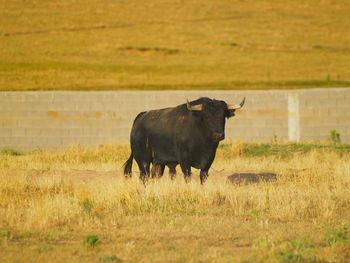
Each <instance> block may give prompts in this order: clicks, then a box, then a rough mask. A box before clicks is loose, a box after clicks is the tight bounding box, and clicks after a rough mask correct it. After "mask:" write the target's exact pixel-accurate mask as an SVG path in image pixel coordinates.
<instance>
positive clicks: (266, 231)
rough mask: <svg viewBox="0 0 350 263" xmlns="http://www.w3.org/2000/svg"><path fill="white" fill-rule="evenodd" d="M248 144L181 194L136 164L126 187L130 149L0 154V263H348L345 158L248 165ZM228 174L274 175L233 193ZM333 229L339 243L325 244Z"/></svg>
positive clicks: (222, 153)
mask: <svg viewBox="0 0 350 263" xmlns="http://www.w3.org/2000/svg"><path fill="white" fill-rule="evenodd" d="M245 145H246V144H243V143H240V142H233V143H231V144H229V145H228V146H227V147H226V148H220V149H219V151H218V155H217V158H216V160H215V162H214V165H213V171H212V172H211V175H210V177H209V179H208V181H207V183H206V184H205V185H204V186H201V185H200V183H199V178H198V172H195V173H194V175H193V178H192V180H191V182H190V183H187V184H186V183H185V182H184V180H183V178H182V176H181V174H180V173H179V175H178V176H177V178H176V180H174V181H171V180H170V179H169V177H168V176H167V174H166V175H165V176H164V177H163V178H161V179H159V180H154V181H150V182H149V183H148V184H147V186H146V187H145V186H144V185H143V184H142V183H141V182H140V181H139V179H138V171H137V169H136V166H135V165H134V168H135V170H134V171H135V173H134V176H133V178H132V179H130V180H125V179H124V178H123V176H122V174H121V165H122V163H123V162H124V161H125V160H126V158H127V156H128V151H129V149H128V146H127V145H116V146H100V147H91V148H82V147H79V146H73V147H71V148H70V149H67V150H65V151H61V152H33V153H27V154H24V155H20V156H8V155H4V154H2V155H1V158H0V167H2V168H1V170H0V218H1V220H0V240H1V241H0V242H1V243H0V248H1V249H0V258H1V259H2V262H38V261H40V262H47V261H50V262H65V261H70V262H96V261H98V260H101V261H105V262H113V261H116V262H118V260H122V261H126V262H169V261H171V262H184V261H186V262H199V261H201V262H202V261H204V262H240V261H242V260H249V262H260V261H264V262H306V261H307V260H310V261H309V262H313V261H311V260H312V258H313V257H315V258H316V259H317V260H323V261H325V262H347V261H348V260H349V256H350V255H349V251H350V246H349V245H350V244H349V238H350V233H349V225H348V224H349V223H350V213H349V211H350V210H349V208H350V199H349V196H350V155H349V154H348V153H343V155H342V156H341V155H340V154H339V153H337V152H335V151H332V150H327V151H325V150H320V149H318V150H312V151H310V152H308V153H303V154H302V153H299V154H294V155H292V157H291V158H280V157H278V156H277V157H276V156H265V157H248V156H246V155H242V154H241V153H242V149H243V147H244V146H245ZM33 169H35V170H33ZM74 169H79V170H74ZM91 170H95V171H98V172H92V171H91ZM111 171H113V172H111ZM233 171H235V172H247V171H250V172H262V171H270V172H275V173H277V174H278V175H279V177H278V180H277V182H270V183H263V182H261V183H258V184H247V185H233V184H229V183H227V181H226V176H227V175H228V174H230V173H232V172H233ZM326 225H328V226H326ZM335 230H337V231H338V230H339V231H340V233H341V234H340V235H335V234H334V235H335V236H337V237H336V238H337V239H336V242H333V243H332V242H331V241H329V240H330V238H329V236H332V235H333V232H332V231H335ZM89 234H95V235H97V236H98V238H99V239H100V241H101V244H100V245H97V246H96V247H95V248H87V245H84V244H83V240H84V238H85V237H86V236H87V235H89ZM327 235H328V238H327ZM342 237H344V238H343V239H342ZM311 244H314V245H311ZM288 253H289V254H288ZM288 255H289V256H290V255H291V256H290V258H289V259H288ZM295 259H298V260H299V261H298V260H297V261H295ZM293 260H294V261H293Z"/></svg>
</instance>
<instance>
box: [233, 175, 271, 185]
mask: <svg viewBox="0 0 350 263" xmlns="http://www.w3.org/2000/svg"><path fill="white" fill-rule="evenodd" d="M276 180H277V174H274V173H234V174H232V175H229V176H228V177H227V181H228V182H230V183H233V184H238V185H240V184H251V183H259V182H274V181H276Z"/></svg>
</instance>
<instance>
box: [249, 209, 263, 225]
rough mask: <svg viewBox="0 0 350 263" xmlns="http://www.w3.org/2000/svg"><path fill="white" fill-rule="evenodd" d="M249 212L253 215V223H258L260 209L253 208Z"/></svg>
mask: <svg viewBox="0 0 350 263" xmlns="http://www.w3.org/2000/svg"><path fill="white" fill-rule="evenodd" d="M250 212H251V213H252V214H253V215H254V219H255V224H257V223H258V218H259V214H260V212H261V210H260V209H254V210H252V211H250Z"/></svg>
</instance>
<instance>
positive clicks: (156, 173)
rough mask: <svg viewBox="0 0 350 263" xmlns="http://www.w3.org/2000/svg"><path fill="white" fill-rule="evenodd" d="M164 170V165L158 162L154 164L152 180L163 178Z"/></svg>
mask: <svg viewBox="0 0 350 263" xmlns="http://www.w3.org/2000/svg"><path fill="white" fill-rule="evenodd" d="M164 169H165V165H164V164H158V163H156V162H153V165H152V169H151V175H152V178H156V177H162V176H163V174H164Z"/></svg>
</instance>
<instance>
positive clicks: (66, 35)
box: [0, 0, 350, 90]
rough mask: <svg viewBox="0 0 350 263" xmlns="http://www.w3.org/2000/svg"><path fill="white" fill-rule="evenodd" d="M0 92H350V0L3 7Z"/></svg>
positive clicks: (8, 3) (36, 2) (30, 0)
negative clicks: (336, 88)
mask: <svg viewBox="0 0 350 263" xmlns="http://www.w3.org/2000/svg"><path fill="white" fill-rule="evenodd" d="M0 12H1V16H0V90H91V89H92V90H119V89H136V90H137V89H266V88H276V89H280V88H304V87H306V88H308V87H334V86H349V83H350V77H349V76H350V71H349V69H350V62H349V61H350V59H349V55H350V49H349V44H350V34H349V28H350V16H349V13H350V4H349V1H347V0H337V1H333V0H323V1H319V0H308V1H304V0H294V1H288V2H286V1H283V0H271V1H262V0H259V1H252V0H247V1H241V0H234V1H231V0H220V1H217V0H207V1H205V3H204V2H203V1H199V0H186V1H185V0H175V1H166V0H157V1H155V0H145V1H142V3H140V2H138V1H133V0H128V1H125V0H118V1H116V0H101V1H92V0H85V1H82V0H76V1H69V0H62V1H49V2H48V1H44V0H27V1H16V0H0Z"/></svg>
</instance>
